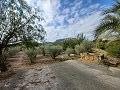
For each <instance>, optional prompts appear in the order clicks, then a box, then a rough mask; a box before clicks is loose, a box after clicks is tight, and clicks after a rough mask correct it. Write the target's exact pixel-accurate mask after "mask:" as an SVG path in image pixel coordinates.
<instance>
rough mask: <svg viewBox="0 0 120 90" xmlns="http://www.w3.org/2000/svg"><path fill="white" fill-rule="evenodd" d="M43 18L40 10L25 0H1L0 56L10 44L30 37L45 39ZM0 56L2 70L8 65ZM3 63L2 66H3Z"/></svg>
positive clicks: (0, 69) (36, 39)
mask: <svg viewBox="0 0 120 90" xmlns="http://www.w3.org/2000/svg"><path fill="white" fill-rule="evenodd" d="M41 20H43V18H42V17H41V16H40V10H39V9H37V8H32V7H30V6H29V5H28V4H27V2H25V1H24V0H1V1H0V57H3V56H2V53H3V51H4V50H5V49H6V48H7V47H9V46H10V45H14V44H16V43H20V42H23V41H25V40H27V39H28V38H31V39H33V40H35V41H38V40H41V39H43V37H44V35H45V31H44V28H43V27H42V25H41V24H40V21H41ZM3 60H4V59H2V58H0V71H1V72H3V71H6V70H7V67H6V65H5V64H4V63H2V62H4V61H3ZM1 65H2V67H1Z"/></svg>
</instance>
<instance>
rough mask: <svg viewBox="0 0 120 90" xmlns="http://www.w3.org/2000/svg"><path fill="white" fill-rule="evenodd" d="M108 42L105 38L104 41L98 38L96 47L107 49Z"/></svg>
mask: <svg viewBox="0 0 120 90" xmlns="http://www.w3.org/2000/svg"><path fill="white" fill-rule="evenodd" d="M107 43H108V41H107V40H104V41H102V40H97V42H96V47H97V48H99V49H102V50H105V48H106V44H107Z"/></svg>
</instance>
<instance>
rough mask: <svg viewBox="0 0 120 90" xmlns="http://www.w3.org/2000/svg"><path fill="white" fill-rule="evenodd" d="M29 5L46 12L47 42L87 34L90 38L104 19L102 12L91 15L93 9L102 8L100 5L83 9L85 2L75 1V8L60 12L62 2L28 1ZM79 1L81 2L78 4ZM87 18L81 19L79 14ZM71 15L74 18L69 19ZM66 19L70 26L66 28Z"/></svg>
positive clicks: (55, 0)
mask: <svg viewBox="0 0 120 90" xmlns="http://www.w3.org/2000/svg"><path fill="white" fill-rule="evenodd" d="M26 1H27V2H28V3H30V4H31V5H33V3H32V2H34V4H36V5H33V6H38V7H40V8H41V9H42V10H44V17H45V20H46V22H45V23H43V26H44V28H45V30H46V32H47V37H46V39H47V41H55V40H57V39H60V38H67V37H74V36H75V35H77V34H79V33H85V34H86V36H88V37H89V38H92V37H91V35H92V34H91V33H92V32H93V31H94V29H95V28H96V26H97V25H98V24H99V20H100V19H101V18H102V16H101V15H100V13H101V12H99V11H97V10H94V11H92V12H93V13H92V15H89V13H91V11H90V10H91V9H97V8H101V7H102V6H100V5H99V4H94V5H91V6H89V7H86V8H81V4H82V2H83V0H81V1H79V0H75V1H74V2H73V3H72V4H74V6H73V7H70V8H66V9H64V10H63V11H60V10H59V9H58V8H59V7H60V6H61V5H60V0H32V1H31V0H26ZM78 1H79V2H78ZM66 3H68V2H66ZM89 3H90V2H89ZM85 13H87V16H84V17H80V15H79V14H81V15H82V14H85ZM71 14H73V15H72V17H69V16H70V15H71ZM64 19H66V20H67V22H68V23H69V25H68V26H67V27H66V26H65V24H64ZM51 22H52V23H53V24H52V25H51V26H47V25H48V23H51ZM56 22H58V23H60V25H59V26H57V28H56V27H55V25H56Z"/></svg>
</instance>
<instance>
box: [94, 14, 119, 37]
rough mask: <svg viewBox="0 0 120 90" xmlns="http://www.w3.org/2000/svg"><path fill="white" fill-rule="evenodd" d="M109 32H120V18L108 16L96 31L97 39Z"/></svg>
mask: <svg viewBox="0 0 120 90" xmlns="http://www.w3.org/2000/svg"><path fill="white" fill-rule="evenodd" d="M107 30H112V32H119V31H120V18H119V17H116V16H112V15H107V16H106V17H105V18H104V19H103V20H102V22H101V23H100V25H99V26H98V27H97V28H96V30H95V37H98V36H99V35H101V34H102V33H104V32H105V31H107Z"/></svg>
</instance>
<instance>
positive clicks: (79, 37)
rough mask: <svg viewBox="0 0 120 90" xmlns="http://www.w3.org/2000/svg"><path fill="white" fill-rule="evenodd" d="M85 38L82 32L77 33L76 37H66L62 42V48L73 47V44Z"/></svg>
mask: <svg viewBox="0 0 120 90" xmlns="http://www.w3.org/2000/svg"><path fill="white" fill-rule="evenodd" d="M84 39H85V37H84V35H83V34H78V35H77V37H76V38H67V39H65V40H64V42H63V49H64V50H66V49H67V48H73V49H74V48H75V45H77V44H80V43H81V42H82V41H83V40H84Z"/></svg>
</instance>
